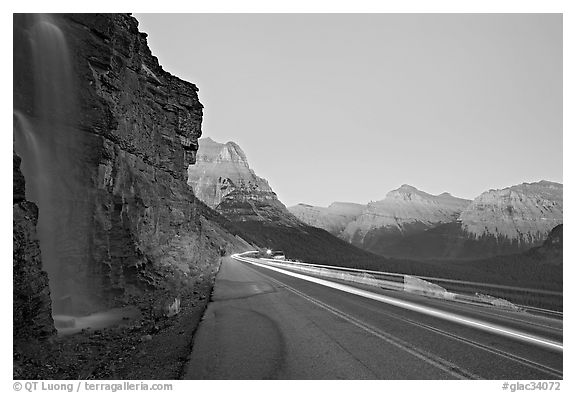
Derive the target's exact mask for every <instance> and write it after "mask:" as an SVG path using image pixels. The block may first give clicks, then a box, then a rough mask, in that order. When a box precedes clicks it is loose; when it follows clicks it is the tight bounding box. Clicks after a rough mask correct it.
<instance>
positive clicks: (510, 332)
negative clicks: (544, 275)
mask: <svg viewBox="0 0 576 393" xmlns="http://www.w3.org/2000/svg"><path fill="white" fill-rule="evenodd" d="M232 258H234V259H236V260H239V261H243V262H247V263H250V264H253V265H256V266H261V267H263V268H266V269H269V270H273V271H276V272H279V273H282V274H285V275H288V276H292V277H296V278H300V279H302V280H306V281H310V282H314V283H317V284H320V285H323V286H326V287H330V288H334V289H337V290H340V291H343V292H348V293H352V294H355V295H358V296H362V297H365V298H368V299H373V300H376V301H379V302H382V303H387V304H391V305H394V306H397V307H401V308H404V309H408V310H412V311H416V312H419V313H422V314H426V315H431V316H434V317H437V318H440V319H444V320H448V321H451V322H454V323H458V324H461V325H465V326H470V327H473V328H476V329H480V330H483V331H488V332H491V333H494V334H498V335H501V336H506V337H509V338H513V339H516V340H520V341H523V342H527V343H531V344H535V345H539V346H542V347H545V348H548V349H552V350H554V351H560V352H562V351H563V346H562V343H558V342H555V341H551V340H547V339H545V338H542V337H537V336H533V335H530V334H526V333H523V332H520V331H517V330H514V329H509V328H505V327H502V326H498V325H495V324H491V323H487V322H483V321H480V320H476V319H473V318H467V317H463V316H460V315H457V314H453V313H450V312H446V311H441V310H438V309H435V308H432V307H428V306H421V305H418V304H415V303H412V302H408V301H405V300H400V299H395V298H392V297H389V296H385V295H382V294H377V293H373V292H369V291H366V290H363V289H359V288H354V287H351V286H349V285H344V284H341V283H336V282H332V281H327V280H324V279H321V278H317V277H311V276H306V275H304V274H300V273H295V272H291V271H287V270H284V269H280V268H276V267H273V266H269V265H266V264H263V263H261V262H256V261H255V260H254V259H253V258H245V257H242V256H241V255H240V254H234V255H232Z"/></svg>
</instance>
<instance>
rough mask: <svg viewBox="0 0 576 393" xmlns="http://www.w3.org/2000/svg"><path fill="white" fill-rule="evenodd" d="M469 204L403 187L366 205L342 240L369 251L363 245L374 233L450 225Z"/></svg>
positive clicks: (406, 231) (450, 197) (457, 199)
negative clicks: (377, 231) (448, 223)
mask: <svg viewBox="0 0 576 393" xmlns="http://www.w3.org/2000/svg"><path fill="white" fill-rule="evenodd" d="M470 202H471V201H469V200H467V199H462V198H456V197H453V196H452V195H450V194H448V193H443V194H440V195H431V194H428V193H426V192H424V191H420V190H418V189H417V188H415V187H412V186H410V185H407V184H403V185H402V186H401V187H400V188H398V189H396V190H392V191H390V192H389V193H388V194H386V197H385V198H384V199H382V200H380V201H377V202H371V203H369V204H368V205H367V206H366V208H365V209H364V210H363V211H362V213H361V214H360V216H358V218H357V219H356V220H355V221H353V222H351V223H350V224H349V225H348V226H347V227H346V229H345V230H344V232H343V235H342V238H343V239H344V240H346V241H348V242H350V243H352V244H355V245H358V246H360V247H363V248H366V249H370V248H371V247H370V246H369V245H368V244H366V243H367V240H368V243H369V242H370V239H371V238H372V237H373V235H374V234H373V233H371V232H372V231H374V230H379V232H380V233H381V234H384V233H386V232H387V233H389V234H391V235H396V234H401V235H406V234H408V233H413V232H419V231H422V230H426V229H428V228H431V227H434V226H436V225H438V224H443V223H447V222H452V221H454V220H455V219H456V218H457V217H458V215H459V214H460V213H461V212H462V211H463V210H464V209H465V208H466V206H467V205H468V204H469V203H470ZM380 237H381V236H380Z"/></svg>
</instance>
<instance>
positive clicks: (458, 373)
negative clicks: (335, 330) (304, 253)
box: [255, 264, 481, 379]
mask: <svg viewBox="0 0 576 393" xmlns="http://www.w3.org/2000/svg"><path fill="white" fill-rule="evenodd" d="M255 265H256V264H255ZM256 273H258V274H260V275H262V276H263V277H265V278H266V279H268V280H270V281H272V282H274V283H276V284H278V285H279V286H281V287H282V288H285V289H286V290H289V291H290V292H293V293H294V294H296V295H298V296H300V297H302V298H304V299H305V300H307V301H309V302H310V303H313V304H315V305H316V306H318V307H320V308H322V309H324V310H326V311H328V312H330V313H331V314H334V315H336V316H337V317H339V318H342V319H344V320H345V321H347V322H349V323H351V324H353V325H355V326H356V327H359V328H360V329H362V330H364V331H365V332H367V333H369V334H372V335H373V336H376V337H378V338H379V339H381V340H383V341H385V342H387V343H388V344H391V345H394V346H395V347H397V348H399V349H401V350H403V351H406V352H408V353H409V354H411V355H412V356H415V357H416V358H418V359H420V360H422V361H424V362H426V363H428V364H430V365H431V366H433V367H436V368H438V369H440V370H442V371H444V372H446V373H447V374H449V375H451V376H452V377H454V378H457V379H481V377H479V376H478V375H476V374H474V373H472V372H470V371H468V370H464V369H462V368H461V367H459V366H458V365H456V364H455V363H452V362H450V361H448V360H446V359H444V358H441V357H439V356H437V355H433V354H431V353H429V352H426V351H422V350H420V349H418V348H416V347H415V346H413V345H411V344H409V343H407V342H406V341H404V340H401V339H400V338H398V337H394V336H392V335H390V334H388V333H386V332H383V331H382V330H380V329H377V328H375V327H373V326H370V325H368V324H366V323H364V322H362V321H360V320H359V319H356V318H354V317H353V316H351V315H349V314H346V313H345V312H343V311H341V310H338V309H337V308H334V307H332V306H330V305H328V304H326V303H324V302H321V301H320V300H318V299H315V298H313V297H311V296H308V295H306V294H305V293H303V292H300V291H299V290H297V289H296V288H293V287H291V286H290V285H288V284H286V283H284V282H282V281H278V280H276V279H275V278H272V277H270V276H268V275H265V274H264V273H261V272H258V271H256Z"/></svg>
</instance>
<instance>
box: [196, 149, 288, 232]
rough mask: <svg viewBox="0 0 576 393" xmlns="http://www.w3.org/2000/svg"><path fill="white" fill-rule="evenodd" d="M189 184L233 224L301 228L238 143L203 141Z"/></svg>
mask: <svg viewBox="0 0 576 393" xmlns="http://www.w3.org/2000/svg"><path fill="white" fill-rule="evenodd" d="M188 184H189V185H190V186H191V187H192V188H193V190H194V194H195V195H196V196H197V197H198V198H200V199H201V200H202V201H203V202H204V203H206V204H207V205H208V206H210V207H212V208H214V209H215V210H216V211H218V212H220V213H222V214H223V215H224V216H226V217H228V218H230V219H231V220H232V221H239V222H244V221H274V222H276V223H282V224H285V225H288V226H290V225H292V226H298V225H299V222H298V220H297V219H296V218H295V217H294V216H293V215H292V214H291V213H290V212H289V211H288V210H287V209H286V206H284V205H283V204H282V202H280V201H279V200H278V197H277V196H276V194H275V193H274V191H272V189H271V188H270V185H269V184H268V182H267V181H266V180H264V179H262V178H261V177H258V176H256V174H255V173H254V171H253V170H252V169H250V166H249V165H248V160H247V158H246V154H244V152H243V151H242V149H241V148H240V146H238V145H237V144H236V143H234V142H228V143H218V142H215V141H213V140H212V139H210V138H202V139H200V140H199V149H198V155H197V160H196V164H195V165H191V166H189V167H188Z"/></svg>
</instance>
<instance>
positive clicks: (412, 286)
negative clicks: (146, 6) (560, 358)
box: [237, 251, 563, 317]
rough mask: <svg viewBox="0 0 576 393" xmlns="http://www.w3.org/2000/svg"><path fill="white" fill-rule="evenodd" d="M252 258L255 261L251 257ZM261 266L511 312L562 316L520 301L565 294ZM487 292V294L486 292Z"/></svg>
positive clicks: (289, 264) (302, 266)
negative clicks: (524, 311) (534, 297)
mask: <svg viewBox="0 0 576 393" xmlns="http://www.w3.org/2000/svg"><path fill="white" fill-rule="evenodd" d="M257 253H258V251H249V252H245V253H242V254H237V255H238V256H240V257H247V256H249V255H250V254H257ZM251 259H252V258H251ZM253 259H255V260H257V261H259V262H260V263H266V264H270V265H273V266H277V267H281V268H283V269H289V270H294V271H300V272H302V273H306V274H311V275H316V276H320V277H326V278H331V279H337V280H342V281H348V282H355V283H360V284H364V285H371V286H375V287H379V288H383V289H390V290H398V291H405V292H410V293H414V294H418V295H423V296H428V297H435V298H442V299H446V300H452V301H460V302H467V303H476V304H483V305H491V306H495V307H499V308H506V309H510V310H516V311H521V310H528V311H531V312H533V313H540V314H546V315H551V316H555V317H562V315H563V314H562V312H561V311H556V310H551V309H548V308H543V307H533V306H529V305H524V304H523V302H522V301H520V300H521V299H522V298H523V297H525V296H527V294H529V295H531V296H538V297H540V298H546V297H560V300H561V299H562V292H556V291H547V290H538V289H532V288H524V287H513V286H506V285H498V284H487V283H480V282H474V281H464V280H454V279H446V278H438V277H427V276H417V275H408V274H401V273H390V272H382V271H377V270H364V269H355V268H347V267H341V266H330V265H319V264H313V263H304V262H295V261H289V260H278V259H269V258H253ZM484 292H485V293H484Z"/></svg>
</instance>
